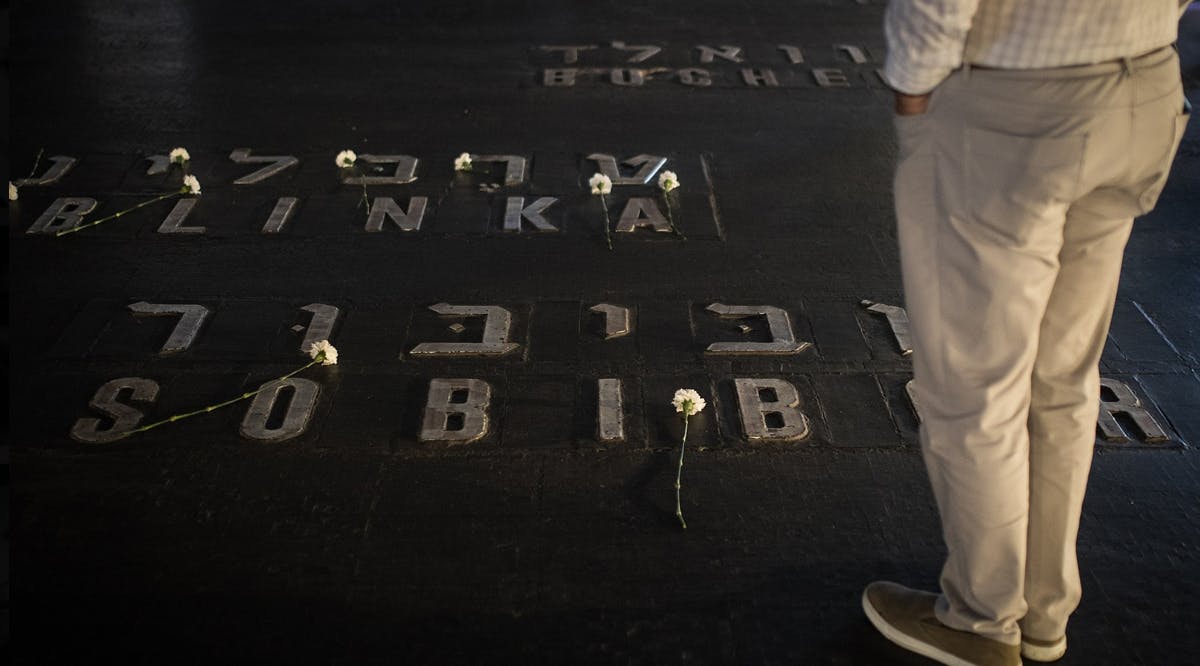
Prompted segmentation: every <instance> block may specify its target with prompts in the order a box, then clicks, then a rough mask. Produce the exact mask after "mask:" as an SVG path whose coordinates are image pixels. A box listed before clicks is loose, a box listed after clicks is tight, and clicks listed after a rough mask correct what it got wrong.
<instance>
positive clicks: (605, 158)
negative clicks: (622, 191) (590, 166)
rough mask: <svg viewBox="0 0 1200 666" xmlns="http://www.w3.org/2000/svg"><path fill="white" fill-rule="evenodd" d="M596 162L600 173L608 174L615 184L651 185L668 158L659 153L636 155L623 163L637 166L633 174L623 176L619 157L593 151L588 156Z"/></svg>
mask: <svg viewBox="0 0 1200 666" xmlns="http://www.w3.org/2000/svg"><path fill="white" fill-rule="evenodd" d="M587 158H588V159H589V160H592V161H593V162H595V163H596V168H598V169H599V170H600V173H602V174H604V175H605V176H608V178H609V179H610V180H612V184H613V185H649V184H650V181H651V180H652V179H653V178H654V176H655V174H657V173H658V170H659V169H661V168H663V166H665V165H666V163H667V158H665V157H660V156H658V155H635V156H633V157H631V158H629V159H627V160H625V161H624V162H622V164H624V165H626V166H630V167H636V168H637V171H635V172H634V174H633V175H632V176H622V175H621V170H620V169H618V168H617V158H616V157H613V156H612V155H607V154H605V153H592V154H591V155H588V157H587Z"/></svg>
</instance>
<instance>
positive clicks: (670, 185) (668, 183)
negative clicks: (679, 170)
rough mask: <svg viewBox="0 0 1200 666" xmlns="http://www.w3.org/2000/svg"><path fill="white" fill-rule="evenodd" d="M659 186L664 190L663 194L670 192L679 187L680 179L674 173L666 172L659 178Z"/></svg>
mask: <svg viewBox="0 0 1200 666" xmlns="http://www.w3.org/2000/svg"><path fill="white" fill-rule="evenodd" d="M658 186H659V187H660V188H662V191H663V192H670V191H671V190H673V189H675V188H677V187H679V177H678V176H676V175H675V172H674V171H664V172H662V173H661V174H659V176H658Z"/></svg>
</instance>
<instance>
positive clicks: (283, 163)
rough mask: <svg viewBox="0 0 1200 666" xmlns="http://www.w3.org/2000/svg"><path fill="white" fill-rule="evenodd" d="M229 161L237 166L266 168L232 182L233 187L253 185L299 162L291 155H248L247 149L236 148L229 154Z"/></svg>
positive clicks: (248, 150)
mask: <svg viewBox="0 0 1200 666" xmlns="http://www.w3.org/2000/svg"><path fill="white" fill-rule="evenodd" d="M229 159H231V160H233V161H234V162H237V163H238V164H266V165H267V166H265V167H263V168H261V169H259V170H258V171H255V172H253V173H249V174H246V175H245V176H242V177H241V178H238V179H237V180H235V181H233V184H234V185H253V184H255V183H261V182H263V181H264V180H266V179H268V178H270V177H271V176H274V175H276V174H278V173H279V172H281V171H283V170H284V169H287V168H288V167H293V166H296V165H297V164H299V163H300V160H298V159H296V158H295V157H293V156H291V155H253V156H251V155H250V149H249V148H236V149H234V151H233V152H231V153H229Z"/></svg>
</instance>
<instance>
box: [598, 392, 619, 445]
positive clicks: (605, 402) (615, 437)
mask: <svg viewBox="0 0 1200 666" xmlns="http://www.w3.org/2000/svg"><path fill="white" fill-rule="evenodd" d="M597 387H598V389H599V393H600V398H599V401H598V404H597V413H596V431H597V432H598V433H599V435H600V441H602V442H623V441H625V403H624V400H623V399H622V396H621V380H620V379H600V380H598V381H597Z"/></svg>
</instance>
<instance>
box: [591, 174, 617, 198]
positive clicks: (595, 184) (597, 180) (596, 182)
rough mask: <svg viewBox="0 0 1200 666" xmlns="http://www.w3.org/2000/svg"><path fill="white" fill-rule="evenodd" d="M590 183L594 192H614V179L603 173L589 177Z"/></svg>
mask: <svg viewBox="0 0 1200 666" xmlns="http://www.w3.org/2000/svg"><path fill="white" fill-rule="evenodd" d="M588 185H589V186H590V187H591V188H592V194H609V193H611V192H612V179H611V178H609V177H608V176H606V175H604V174H602V173H598V174H595V175H594V176H592V177H591V178H590V179H588Z"/></svg>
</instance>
